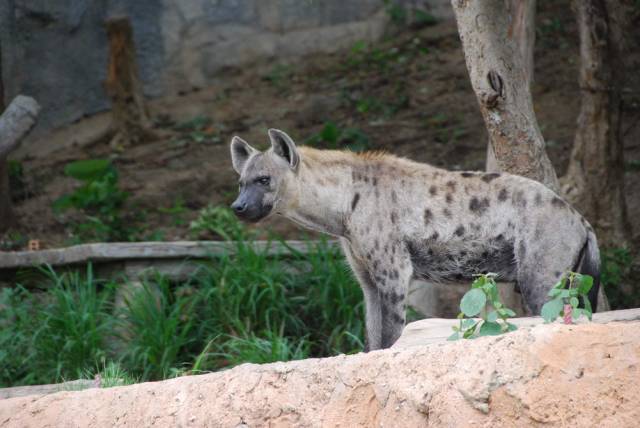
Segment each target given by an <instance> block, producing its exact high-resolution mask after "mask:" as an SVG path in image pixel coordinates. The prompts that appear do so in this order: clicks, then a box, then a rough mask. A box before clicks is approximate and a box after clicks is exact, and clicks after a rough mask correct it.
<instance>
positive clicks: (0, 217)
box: [0, 95, 40, 232]
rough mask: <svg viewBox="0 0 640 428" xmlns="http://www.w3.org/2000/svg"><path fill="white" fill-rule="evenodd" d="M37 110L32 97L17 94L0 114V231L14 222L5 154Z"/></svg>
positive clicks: (33, 120) (26, 130)
mask: <svg viewBox="0 0 640 428" xmlns="http://www.w3.org/2000/svg"><path fill="white" fill-rule="evenodd" d="M39 111H40V106H39V105H38V103H37V102H36V101H35V100H34V99H33V98H30V97H25V96H22V95H18V96H17V97H15V98H14V100H13V101H12V102H11V104H9V107H7V109H6V110H5V111H4V112H3V113H2V116H0V232H4V231H6V230H7V229H8V228H9V227H11V226H13V225H14V224H15V222H16V218H15V215H14V213H13V209H12V208H11V193H10V191H9V171H8V167H7V156H8V155H9V153H10V152H12V151H13V150H15V149H16V148H17V147H18V145H19V144H20V142H21V141H22V139H23V138H24V137H25V136H26V135H27V134H28V133H29V131H30V130H31V128H33V126H34V125H35V123H36V118H37V117H38V112H39Z"/></svg>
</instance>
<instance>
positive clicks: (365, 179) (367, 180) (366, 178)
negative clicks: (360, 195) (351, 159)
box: [364, 175, 369, 183]
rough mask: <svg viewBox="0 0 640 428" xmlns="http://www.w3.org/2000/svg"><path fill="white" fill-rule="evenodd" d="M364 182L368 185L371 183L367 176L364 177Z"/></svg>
mask: <svg viewBox="0 0 640 428" xmlns="http://www.w3.org/2000/svg"><path fill="white" fill-rule="evenodd" d="M364 182H365V183H368V182H369V177H367V176H366V175H365V176H364Z"/></svg>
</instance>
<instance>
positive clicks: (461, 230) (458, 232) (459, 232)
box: [453, 225, 464, 236]
mask: <svg viewBox="0 0 640 428" xmlns="http://www.w3.org/2000/svg"><path fill="white" fill-rule="evenodd" d="M453 233H455V234H456V236H462V235H464V226H463V225H460V226H458V227H457V228H456V230H455V232H453Z"/></svg>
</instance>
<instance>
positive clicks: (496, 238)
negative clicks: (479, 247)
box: [493, 233, 504, 241]
mask: <svg viewBox="0 0 640 428" xmlns="http://www.w3.org/2000/svg"><path fill="white" fill-rule="evenodd" d="M493 239H495V240H496V241H502V240H503V239H504V235H503V234H502V233H501V234H500V235H498V236H496V237H495V238H493Z"/></svg>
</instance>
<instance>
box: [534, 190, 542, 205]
mask: <svg viewBox="0 0 640 428" xmlns="http://www.w3.org/2000/svg"><path fill="white" fill-rule="evenodd" d="M535 202H536V206H540V204H542V195H541V194H540V192H538V193H536V199H535Z"/></svg>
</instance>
